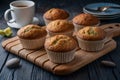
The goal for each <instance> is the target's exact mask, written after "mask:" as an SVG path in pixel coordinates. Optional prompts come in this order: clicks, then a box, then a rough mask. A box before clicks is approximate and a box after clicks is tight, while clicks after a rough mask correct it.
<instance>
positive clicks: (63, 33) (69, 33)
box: [47, 30, 74, 37]
mask: <svg viewBox="0 0 120 80" xmlns="http://www.w3.org/2000/svg"><path fill="white" fill-rule="evenodd" d="M73 32H74V30H71V31H68V32H67V31H66V32H61V33H54V32H50V31H48V30H47V33H48V35H49V36H50V37H51V36H55V35H60V34H62V35H67V36H70V37H72V36H73Z"/></svg>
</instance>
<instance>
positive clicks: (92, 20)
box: [72, 13, 100, 31]
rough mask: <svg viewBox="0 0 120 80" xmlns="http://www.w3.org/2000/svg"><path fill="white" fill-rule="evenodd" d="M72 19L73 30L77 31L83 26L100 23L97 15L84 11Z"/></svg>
mask: <svg viewBox="0 0 120 80" xmlns="http://www.w3.org/2000/svg"><path fill="white" fill-rule="evenodd" d="M72 21H73V24H74V26H75V31H78V30H79V29H81V28H83V27H85V26H98V25H99V23H100V20H99V19H98V18H97V17H95V16H93V15H92V14H86V13H81V14H79V15H77V16H75V17H74V18H73V20H72Z"/></svg>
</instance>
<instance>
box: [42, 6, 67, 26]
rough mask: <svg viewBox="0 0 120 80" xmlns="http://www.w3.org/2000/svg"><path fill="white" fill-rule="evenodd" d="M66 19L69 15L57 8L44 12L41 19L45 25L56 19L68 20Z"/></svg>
mask: <svg viewBox="0 0 120 80" xmlns="http://www.w3.org/2000/svg"><path fill="white" fill-rule="evenodd" d="M68 17H69V13H68V12H66V11H65V10H63V9H59V8H52V9H50V10H48V11H47V12H45V14H44V15H43V19H44V21H45V24H46V25H47V24H48V23H50V22H51V21H54V20H57V19H68Z"/></svg>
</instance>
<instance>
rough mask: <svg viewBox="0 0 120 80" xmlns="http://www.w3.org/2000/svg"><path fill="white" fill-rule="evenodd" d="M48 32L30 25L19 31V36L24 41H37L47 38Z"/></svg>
mask: <svg viewBox="0 0 120 80" xmlns="http://www.w3.org/2000/svg"><path fill="white" fill-rule="evenodd" d="M46 35H47V32H46V30H45V29H44V28H42V27H40V26H38V25H34V24H30V25H27V26H25V27H22V28H21V29H19V30H18V32H17V36H18V37H20V38H23V39H37V38H40V37H43V36H46Z"/></svg>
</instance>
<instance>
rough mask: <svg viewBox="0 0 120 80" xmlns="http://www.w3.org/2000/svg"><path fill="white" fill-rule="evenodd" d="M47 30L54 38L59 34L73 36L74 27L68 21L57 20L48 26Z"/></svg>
mask: <svg viewBox="0 0 120 80" xmlns="http://www.w3.org/2000/svg"><path fill="white" fill-rule="evenodd" d="M46 30H47V32H48V35H49V36H54V35H58V34H64V35H68V36H72V35H73V31H74V25H73V24H72V23H71V22H69V21H67V20H55V21H52V22H51V23H49V24H48V25H47V28H46Z"/></svg>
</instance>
